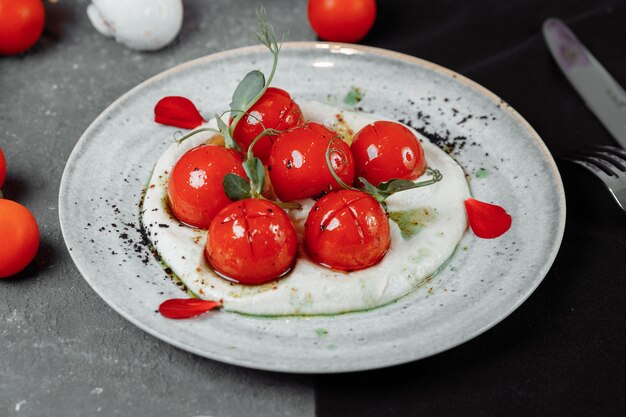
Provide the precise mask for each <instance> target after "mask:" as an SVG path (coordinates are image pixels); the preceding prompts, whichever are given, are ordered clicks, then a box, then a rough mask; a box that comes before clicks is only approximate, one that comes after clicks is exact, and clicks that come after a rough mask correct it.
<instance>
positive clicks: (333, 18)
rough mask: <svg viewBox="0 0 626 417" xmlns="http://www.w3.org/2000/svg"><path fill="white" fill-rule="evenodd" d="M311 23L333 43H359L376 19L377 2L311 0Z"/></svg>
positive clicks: (369, 0) (325, 38)
mask: <svg viewBox="0 0 626 417" xmlns="http://www.w3.org/2000/svg"><path fill="white" fill-rule="evenodd" d="M308 16H309V23H310V24H311V27H312V28H313V30H314V31H315V33H317V35H318V36H319V37H320V38H322V39H324V40H327V41H332V42H358V41H360V40H361V39H363V37H364V36H365V35H367V32H369V30H370V29H371V28H372V25H373V24H374V20H375V19H376V1H375V0H309V7H308Z"/></svg>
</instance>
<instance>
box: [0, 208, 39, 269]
mask: <svg viewBox="0 0 626 417" xmlns="http://www.w3.org/2000/svg"><path fill="white" fill-rule="evenodd" d="M0 237H1V238H0V278H6V277H9V276H11V275H15V274H17V273H18V272H20V271H21V270H22V269H24V268H26V266H27V265H28V264H29V263H30V262H31V261H32V260H33V259H34V258H35V255H36V254H37V249H38V248H39V227H38V226H37V221H36V220H35V217H33V214H32V213H31V212H30V210H28V209H27V208H26V207H24V206H22V205H21V204H18V203H16V202H14V201H10V200H3V199H0Z"/></svg>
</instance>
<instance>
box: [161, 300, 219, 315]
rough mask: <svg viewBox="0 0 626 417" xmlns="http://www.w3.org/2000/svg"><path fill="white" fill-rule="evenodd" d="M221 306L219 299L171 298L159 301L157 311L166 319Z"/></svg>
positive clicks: (200, 312) (196, 313) (194, 313)
mask: <svg viewBox="0 0 626 417" xmlns="http://www.w3.org/2000/svg"><path fill="white" fill-rule="evenodd" d="M221 306H222V303H221V302H220V301H210V300H200V299H199V298H172V299H170V300H167V301H164V302H162V303H161V305H160V306H159V313H161V315H162V316H164V317H167V318H168V319H186V318H189V317H193V316H197V315H199V314H202V313H206V312H207V311H210V310H213V309H214V308H218V307H221Z"/></svg>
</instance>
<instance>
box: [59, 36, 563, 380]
mask: <svg viewBox="0 0 626 417" xmlns="http://www.w3.org/2000/svg"><path fill="white" fill-rule="evenodd" d="M269 66H270V54H269V53H268V52H267V51H266V50H265V49H264V48H262V47H250V48H243V49H237V50H232V51H227V52H222V53H218V54H214V55H210V56H207V57H204V58H200V59H197V60H195V61H191V62H188V63H186V64H182V65H179V66H177V67H175V68H173V69H171V70H168V71H166V72H164V73H162V74H160V75H157V76H155V77H153V78H151V79H150V80H148V81H146V82H144V83H142V84H141V85H139V86H137V87H136V88H134V89H132V90H131V91H129V92H128V93H127V94H125V95H124V96H122V97H121V98H120V99H118V100H117V101H116V102H114V103H113V104H112V105H111V106H110V107H109V108H108V109H106V110H105V111H104V112H103V113H102V114H101V115H100V116H99V117H98V118H97V119H96V120H95V121H94V122H93V124H92V125H91V126H90V127H89V129H87V131H86V132H85V133H84V135H83V137H82V138H81V139H80V140H79V142H78V144H77V145H76V147H75V148H74V151H73V152H72V155H71V156H70V159H69V161H68V163H67V166H66V168H65V172H64V175H63V179H62V182H61V190H60V196H59V214H60V220H61V227H62V230H63V235H64V237H65V241H66V244H67V246H68V248H69V250H70V253H71V255H72V258H73V260H74V262H75V263H76V265H77V267H78V269H79V270H80V272H81V273H82V275H83V276H84V277H85V279H86V280H87V282H88V283H89V285H91V286H92V287H93V289H94V290H95V291H96V292H97V293H98V295H100V297H102V299H103V300H104V301H106V302H107V303H108V304H109V305H110V306H111V307H112V308H113V309H115V310H116V311H117V312H119V313H120V314H121V315H122V316H124V317H125V318H127V319H128V320H130V321H131V322H132V323H134V324H136V325H137V326H139V327H140V328H142V329H143V330H145V331H146V332H148V333H150V334H152V335H154V336H155V337H158V338H159V339H161V340H163V341H165V342H168V343H171V344H173V345H175V346H178V347H180V348H181V349H185V350H188V351H190V352H194V353H196V354H198V355H202V356H205V357H208V358H212V359H215V360H219V361H222V362H227V363H232V364H237V365H241V366H246V367H250V368H258V369H267V370H275V371H284V372H311V373H330V372H346V371H355V370H365V369H374V368H380V367H385V366H390V365H396V364H400V363H405V362H409V361H413V360H416V359H420V358H423V357H426V356H429V355H432V354H435V353H437V352H441V351H443V350H446V349H449V348H451V347H453V346H456V345H458V344H460V343H463V342H465V341H467V340H469V339H471V338H473V337H475V336H476V335H478V334H480V333H482V332H484V331H485V330H487V329H489V328H490V327H492V326H494V325H495V324H496V323H498V322H499V321H501V320H502V319H503V318H505V317H506V316H507V315H509V314H510V313H511V312H512V311H513V310H515V309H516V308H517V307H518V306H519V305H520V304H521V303H522V302H523V301H524V300H525V299H526V298H527V297H528V296H529V295H530V294H531V293H532V292H533V290H534V289H535V288H536V287H537V285H539V283H540V282H541V280H542V279H543V278H544V276H545V275H546V273H547V272H548V270H549V268H550V266H551V265H552V262H553V261H554V258H555V256H556V254H557V251H558V248H559V245H560V243H561V239H562V236H563V229H564V225H565V199H564V194H563V186H562V183H561V179H560V176H559V173H558V171H557V168H556V165H555V163H554V161H553V159H552V157H551V156H550V154H549V152H548V150H547V149H546V147H545V145H544V144H543V142H542V141H541V139H540V138H539V136H538V135H537V134H536V133H535V131H534V130H533V129H532V128H531V127H530V126H529V125H528V123H527V122H526V121H525V120H524V119H522V117H521V116H520V115H519V114H517V113H516V112H515V111H514V110H513V109H512V108H510V107H509V106H508V105H507V104H506V103H505V102H503V101H502V100H501V99H499V98H498V97H496V96H495V95H493V94H492V93H490V92H489V91H487V90H485V89H484V88H483V87H481V86H479V85H477V84H475V83H474V82H472V81H470V80H468V79H466V78H464V77H462V76H460V75H458V74H456V73H454V72H452V71H450V70H447V69H445V68H442V67H439V66H437V65H435V64H432V63H429V62H426V61H423V60H420V59H417V58H413V57H409V56H406V55H402V54H398V53H394V52H389V51H385V50H380V49H374V48H368V47H362V46H354V45H349V46H348V45H337V44H325V43H287V44H285V45H284V47H283V50H282V52H281V56H280V64H279V69H278V74H277V76H276V78H275V81H274V83H273V85H275V86H278V87H282V88H285V89H286V90H288V91H289V92H290V93H291V94H292V96H293V97H294V98H295V99H296V101H297V100H298V99H307V100H317V101H321V102H330V103H332V104H339V105H342V103H343V98H344V96H345V94H347V93H348V91H349V90H350V88H351V87H352V86H356V87H359V88H361V89H362V90H363V91H364V92H365V96H364V99H363V101H362V102H361V103H359V106H360V107H362V110H363V111H369V112H374V113H377V114H380V115H381V116H386V117H390V118H394V119H397V120H402V121H404V122H410V123H411V124H412V125H413V126H414V127H415V128H417V129H418V130H420V131H422V132H423V133H424V134H425V135H427V136H429V137H430V138H431V139H433V140H435V141H436V142H437V143H438V144H440V145H441V146H445V147H448V148H453V149H454V150H453V152H452V155H453V156H454V157H455V158H456V159H457V161H458V162H459V163H460V164H461V165H462V166H463V167H464V169H465V170H466V172H467V174H468V179H469V181H470V185H471V188H472V192H473V194H474V196H475V197H476V198H478V199H480V200H483V201H491V202H497V203H498V204H500V205H502V206H504V207H506V208H507V210H508V211H509V213H510V214H511V215H512V217H513V226H512V228H511V230H510V231H509V232H508V233H507V234H505V235H504V236H503V237H501V238H499V239H495V240H481V239H477V238H476V237H475V236H473V235H472V233H471V232H470V233H466V235H465V237H464V238H463V240H462V241H461V244H460V246H459V249H458V250H457V252H456V253H455V255H454V256H453V257H452V259H451V261H450V263H449V264H448V265H447V266H446V268H445V269H444V270H443V271H442V272H440V273H439V274H437V275H436V276H435V277H434V278H432V279H431V280H430V281H428V282H426V284H425V285H423V286H422V287H420V288H419V289H418V290H416V291H414V292H413V293H411V294H409V295H407V296H405V297H403V298H401V299H400V300H398V301H397V302H395V303H392V304H391V305H387V306H385V307H382V308H378V309H375V310H372V311H368V312H361V313H350V314H343V315H338V316H321V317H308V318H303V317H290V318H284V317H283V318H262V317H248V316H242V315H239V314H234V313H224V312H216V313H209V314H206V315H203V316H201V317H198V318H194V319H190V320H179V321H176V320H168V319H165V318H163V317H161V316H160V315H159V314H158V313H156V309H157V307H158V305H159V304H160V303H161V302H162V301H164V300H166V299H168V298H173V297H181V296H184V294H183V293H182V292H181V291H180V289H178V288H177V287H176V285H175V284H174V283H173V282H172V281H171V280H170V278H169V277H168V276H167V275H166V274H165V273H164V271H163V269H162V267H161V265H160V264H159V263H158V262H157V261H156V260H155V259H154V257H153V256H152V255H151V254H150V253H149V251H148V249H147V247H146V245H145V241H144V242H142V237H141V235H140V233H139V231H138V228H139V219H138V217H139V216H138V210H139V209H138V203H139V200H140V198H141V193H142V189H143V187H144V186H145V185H146V183H147V181H148V179H149V177H150V174H151V170H152V167H153V165H154V163H155V162H156V160H157V159H158V158H159V156H160V155H161V153H162V152H163V151H164V150H165V148H166V147H167V146H168V145H169V144H170V143H171V141H172V138H173V135H174V132H175V131H176V130H177V129H175V128H169V127H165V126H162V125H158V124H156V123H154V122H153V108H154V105H155V104H156V102H157V101H158V100H159V99H160V98H162V97H164V96H167V95H182V96H186V97H189V98H190V99H191V100H192V101H193V102H194V103H196V104H197V106H198V107H199V109H200V110H201V111H202V112H203V114H204V115H205V117H210V116H211V115H212V114H214V113H215V112H221V111H223V110H225V109H226V108H227V106H228V103H229V102H230V97H231V95H232V91H233V90H234V88H235V86H236V84H237V82H238V81H239V79H240V78H241V77H243V75H245V74H246V73H247V72H248V71H249V70H251V69H254V68H259V67H260V68H261V69H262V70H264V71H265V72H268V71H269ZM312 279H314V277H312Z"/></svg>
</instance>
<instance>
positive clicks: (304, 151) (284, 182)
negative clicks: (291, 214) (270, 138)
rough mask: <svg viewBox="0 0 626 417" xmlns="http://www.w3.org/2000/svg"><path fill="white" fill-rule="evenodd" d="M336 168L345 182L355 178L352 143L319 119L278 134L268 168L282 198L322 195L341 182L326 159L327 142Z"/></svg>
mask: <svg viewBox="0 0 626 417" xmlns="http://www.w3.org/2000/svg"><path fill="white" fill-rule="evenodd" d="M331 140H334V145H333V147H334V148H335V150H334V151H332V152H331V154H330V160H331V163H332V165H333V168H334V170H335V172H336V173H337V175H338V176H339V178H341V180H342V181H344V182H345V183H346V184H352V181H353V180H354V159H353V158H352V153H351V152H350V147H349V146H348V145H347V144H346V143H345V142H344V141H343V140H341V139H340V138H339V136H338V135H337V133H336V132H334V131H332V130H331V129H329V128H327V127H326V126H324V125H321V124H319V123H313V122H311V123H306V124H305V125H303V126H302V127H300V128H297V129H293V130H290V131H288V132H285V133H283V134H281V135H279V136H278V137H277V138H276V141H275V142H274V146H273V147H272V152H271V153H270V160H269V165H268V170H269V172H270V179H271V181H272V185H273V186H274V191H275V192H276V195H277V196H278V198H279V199H281V200H282V201H293V200H298V199H301V198H308V197H319V196H321V195H323V194H324V193H327V192H329V191H331V190H333V189H338V188H340V187H339V184H338V183H337V181H335V179H334V178H333V176H332V174H331V173H330V170H329V169H328V164H327V163H326V149H327V148H328V143H329V142H330V141H331Z"/></svg>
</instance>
